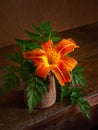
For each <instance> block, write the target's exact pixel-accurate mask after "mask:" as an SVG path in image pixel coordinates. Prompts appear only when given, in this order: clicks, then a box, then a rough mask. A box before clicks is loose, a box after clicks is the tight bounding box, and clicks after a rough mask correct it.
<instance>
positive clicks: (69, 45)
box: [56, 38, 79, 57]
mask: <svg viewBox="0 0 98 130" xmlns="http://www.w3.org/2000/svg"><path fill="white" fill-rule="evenodd" d="M78 47H79V46H77V45H76V43H75V42H74V41H73V40H72V39H71V38H68V39H63V40H62V41H61V42H59V43H58V44H57V45H56V50H57V52H58V53H60V54H61V56H63V57H64V56H65V55H66V54H67V53H70V52H72V51H73V50H74V49H75V48H78Z"/></svg>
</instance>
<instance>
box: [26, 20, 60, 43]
mask: <svg viewBox="0 0 98 130" xmlns="http://www.w3.org/2000/svg"><path fill="white" fill-rule="evenodd" d="M32 26H33V29H34V31H35V33H33V32H30V31H28V30H25V32H26V34H27V35H28V36H29V37H30V38H31V39H32V41H33V42H37V43H43V42H46V41H48V40H49V39H52V40H53V42H57V41H59V40H60V37H58V33H57V32H55V31H53V30H52V26H51V23H50V22H49V21H48V22H45V23H41V24H40V26H36V25H34V24H33V25H32Z"/></svg>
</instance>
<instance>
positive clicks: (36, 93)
mask: <svg viewBox="0 0 98 130" xmlns="http://www.w3.org/2000/svg"><path fill="white" fill-rule="evenodd" d="M26 90H27V98H28V101H27V102H28V103H27V105H28V107H29V112H30V113H31V112H32V110H33V109H34V108H35V107H36V105H37V104H38V103H40V102H41V100H42V97H43V95H45V93H46V92H47V86H46V85H45V84H44V82H42V81H41V79H40V78H38V77H33V76H32V77H31V78H30V79H29V80H28V82H27V88H26Z"/></svg>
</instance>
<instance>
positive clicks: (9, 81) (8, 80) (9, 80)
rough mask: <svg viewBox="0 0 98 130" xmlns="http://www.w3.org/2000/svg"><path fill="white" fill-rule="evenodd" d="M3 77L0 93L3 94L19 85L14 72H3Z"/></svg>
mask: <svg viewBox="0 0 98 130" xmlns="http://www.w3.org/2000/svg"><path fill="white" fill-rule="evenodd" d="M11 71H12V70H11ZM3 78H4V83H3V88H2V91H1V92H0V95H4V94H5V93H7V92H8V91H9V90H10V89H12V88H16V87H19V82H20V81H19V77H18V76H17V74H16V73H14V72H10V73H7V74H4V75H3Z"/></svg>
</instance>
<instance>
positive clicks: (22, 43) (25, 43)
mask: <svg viewBox="0 0 98 130" xmlns="http://www.w3.org/2000/svg"><path fill="white" fill-rule="evenodd" d="M16 42H17V44H18V46H19V47H20V48H21V49H22V50H23V51H24V52H25V51H29V50H33V49H35V48H41V45H40V44H39V43H33V42H32V40H21V39H16Z"/></svg>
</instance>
